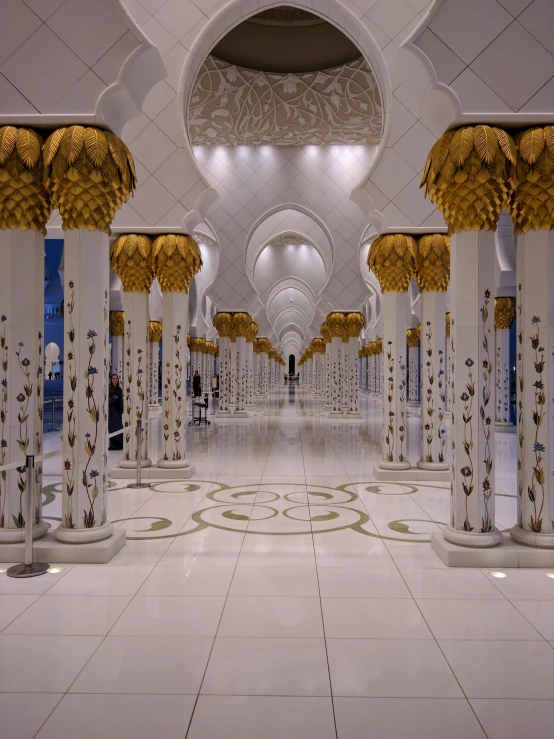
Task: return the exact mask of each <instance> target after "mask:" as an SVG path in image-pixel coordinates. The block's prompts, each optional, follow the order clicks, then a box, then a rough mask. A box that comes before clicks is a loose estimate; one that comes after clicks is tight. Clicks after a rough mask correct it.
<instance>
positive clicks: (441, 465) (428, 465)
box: [417, 460, 450, 476]
mask: <svg viewBox="0 0 554 739" xmlns="http://www.w3.org/2000/svg"><path fill="white" fill-rule="evenodd" d="M417 466H418V467H419V469H420V470H429V471H430V472H448V474H449V476H450V467H449V465H448V462H424V461H423V460H420V461H419V462H418V463H417Z"/></svg>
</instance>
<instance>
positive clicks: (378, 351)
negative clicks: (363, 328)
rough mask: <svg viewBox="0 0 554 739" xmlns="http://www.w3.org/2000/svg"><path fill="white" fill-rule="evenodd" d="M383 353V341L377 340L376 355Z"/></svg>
mask: <svg viewBox="0 0 554 739" xmlns="http://www.w3.org/2000/svg"><path fill="white" fill-rule="evenodd" d="M382 353H383V339H377V341H376V342H375V354H382Z"/></svg>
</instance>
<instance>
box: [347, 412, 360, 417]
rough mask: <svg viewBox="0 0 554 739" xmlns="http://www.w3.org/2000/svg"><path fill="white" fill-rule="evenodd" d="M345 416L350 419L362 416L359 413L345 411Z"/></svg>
mask: <svg viewBox="0 0 554 739" xmlns="http://www.w3.org/2000/svg"><path fill="white" fill-rule="evenodd" d="M347 415H348V416H351V417H352V418H361V417H362V414H361V413H360V411H347Z"/></svg>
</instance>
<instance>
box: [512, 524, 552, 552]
mask: <svg viewBox="0 0 554 739" xmlns="http://www.w3.org/2000/svg"><path fill="white" fill-rule="evenodd" d="M510 536H511V537H512V539H513V540H514V541H517V543H518V544H523V545H524V546H526V547H535V548H538V549H554V534H538V533H536V532H534V531H526V530H525V529H522V528H521V526H512V528H511V529H510Z"/></svg>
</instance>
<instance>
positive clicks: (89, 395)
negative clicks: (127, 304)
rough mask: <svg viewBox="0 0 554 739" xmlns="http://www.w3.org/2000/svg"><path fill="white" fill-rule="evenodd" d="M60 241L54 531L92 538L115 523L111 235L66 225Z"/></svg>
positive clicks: (72, 539)
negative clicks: (58, 491)
mask: <svg viewBox="0 0 554 739" xmlns="http://www.w3.org/2000/svg"><path fill="white" fill-rule="evenodd" d="M64 240H65V243H64V303H65V309H64V333H65V337H66V338H65V342H64V356H65V364H64V379H63V386H64V387H63V468H62V474H63V480H62V522H61V525H60V526H58V528H57V529H56V530H55V532H54V533H55V536H56V538H57V539H59V540H60V541H63V542H67V543H85V542H87V543H91V542H94V541H100V540H102V539H106V538H108V537H109V536H111V534H112V533H113V528H114V527H113V524H111V523H109V522H108V517H107V491H108V469H107V464H108V382H109V379H108V373H109V345H108V289H109V239H108V236H107V235H106V234H105V233H102V232H101V231H89V230H88V229H86V228H84V229H69V230H67V231H65V235H64ZM147 306H148V302H147ZM145 334H146V324H145Z"/></svg>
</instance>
